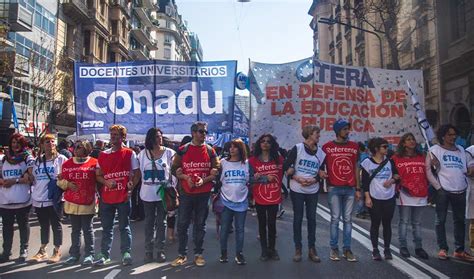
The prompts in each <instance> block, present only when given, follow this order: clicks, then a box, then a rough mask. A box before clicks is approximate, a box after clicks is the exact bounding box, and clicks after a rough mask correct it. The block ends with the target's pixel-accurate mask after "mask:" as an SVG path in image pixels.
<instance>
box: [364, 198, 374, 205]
mask: <svg viewBox="0 0 474 279" xmlns="http://www.w3.org/2000/svg"><path fill="white" fill-rule="evenodd" d="M365 206H367V207H368V208H372V206H373V204H372V199H371V198H370V197H367V196H366V197H365Z"/></svg>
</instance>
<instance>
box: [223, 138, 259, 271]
mask: <svg viewBox="0 0 474 279" xmlns="http://www.w3.org/2000/svg"><path fill="white" fill-rule="evenodd" d="M252 174H253V173H251V171H250V167H249V163H248V161H247V150H246V148H245V144H244V142H243V141H242V140H241V139H234V140H232V141H231V142H230V148H229V156H228V157H227V158H225V159H223V160H221V175H220V182H221V185H222V186H221V187H220V196H221V200H222V204H223V205H224V211H223V212H222V217H221V223H222V224H221V226H222V228H221V230H220V238H219V239H220V244H221V257H220V259H219V261H220V262H221V263H225V262H227V261H228V260H227V239H228V237H229V233H230V227H231V224H232V221H234V222H235V246H236V248H235V262H236V263H237V264H238V265H244V264H246V261H245V257H244V255H243V253H242V250H243V247H244V229H245V217H246V216H247V208H248V199H247V197H248V192H249V190H248V185H249V182H250V177H251V175H252Z"/></svg>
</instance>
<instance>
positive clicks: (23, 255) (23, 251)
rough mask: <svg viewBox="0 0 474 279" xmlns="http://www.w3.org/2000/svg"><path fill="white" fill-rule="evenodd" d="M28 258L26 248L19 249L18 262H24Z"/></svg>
mask: <svg viewBox="0 0 474 279" xmlns="http://www.w3.org/2000/svg"><path fill="white" fill-rule="evenodd" d="M26 258H28V249H23V248H22V249H20V256H19V257H18V262H20V263H24V262H25V261H26Z"/></svg>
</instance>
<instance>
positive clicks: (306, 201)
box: [290, 191, 318, 249]
mask: <svg viewBox="0 0 474 279" xmlns="http://www.w3.org/2000/svg"><path fill="white" fill-rule="evenodd" d="M290 195H291V202H292V203H293V214H294V216H293V242H294V243H295V248H296V249H301V248H302V246H303V244H302V241H301V238H302V237H301V226H302V224H303V214H304V209H305V205H306V220H307V221H308V248H315V243H316V208H317V206H318V193H315V194H302V193H297V192H293V191H291V193H290Z"/></svg>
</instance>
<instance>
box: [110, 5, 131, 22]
mask: <svg viewBox="0 0 474 279" xmlns="http://www.w3.org/2000/svg"><path fill="white" fill-rule="evenodd" d="M110 6H111V7H112V14H111V18H112V19H113V20H121V18H120V17H118V18H117V16H116V13H114V9H120V10H121V11H122V12H123V14H124V15H125V16H126V17H127V18H130V17H131V16H132V10H131V9H130V3H129V2H128V0H110Z"/></svg>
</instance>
